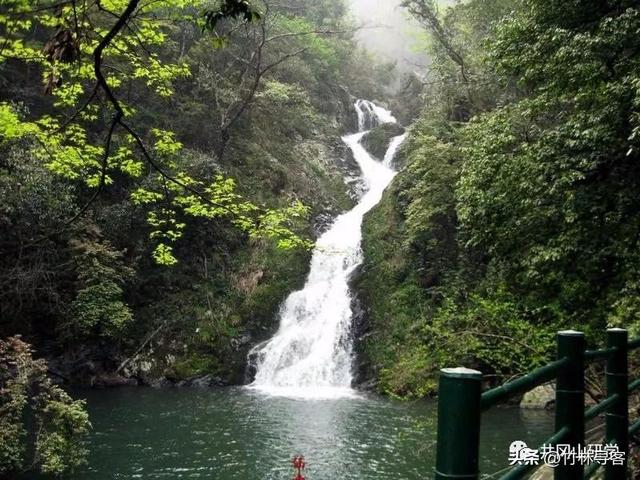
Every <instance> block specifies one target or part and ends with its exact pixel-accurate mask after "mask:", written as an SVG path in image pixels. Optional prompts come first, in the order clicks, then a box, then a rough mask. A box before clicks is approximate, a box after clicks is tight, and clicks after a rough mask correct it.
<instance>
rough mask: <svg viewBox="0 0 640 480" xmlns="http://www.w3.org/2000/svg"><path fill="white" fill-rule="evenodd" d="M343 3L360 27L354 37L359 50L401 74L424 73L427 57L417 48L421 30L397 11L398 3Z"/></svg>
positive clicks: (358, 0)
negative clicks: (372, 55)
mask: <svg viewBox="0 0 640 480" xmlns="http://www.w3.org/2000/svg"><path fill="white" fill-rule="evenodd" d="M347 3H348V4H349V7H350V9H351V13H352V15H353V17H354V18H355V20H356V24H357V25H361V26H363V27H364V28H362V29H361V30H359V31H358V32H357V34H356V38H357V40H358V42H359V43H360V44H361V45H362V46H363V47H365V48H366V49H367V50H369V51H371V52H372V53H374V54H375V55H376V56H378V57H379V58H380V59H381V60H383V61H395V62H396V64H397V66H398V69H399V70H400V71H401V72H403V73H406V72H413V71H415V72H416V73H424V67H425V66H426V65H427V64H428V57H427V55H426V52H424V51H419V50H421V49H419V48H417V42H418V40H417V38H418V36H419V35H420V34H421V32H422V29H421V27H420V25H418V24H417V22H415V21H414V20H413V19H412V18H411V17H410V16H409V14H408V13H407V12H406V10H405V9H403V8H400V6H399V4H400V0H347ZM422 49H424V43H423V45H422Z"/></svg>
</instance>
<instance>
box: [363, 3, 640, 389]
mask: <svg viewBox="0 0 640 480" xmlns="http://www.w3.org/2000/svg"><path fill="white" fill-rule="evenodd" d="M405 4H406V6H407V7H408V8H409V9H410V11H411V12H412V13H413V14H414V15H415V16H416V17H417V18H418V19H419V20H420V21H421V23H422V24H423V25H424V26H425V27H426V28H427V29H428V30H429V32H430V33H431V38H432V40H433V44H432V46H431V47H432V50H433V54H434V63H433V65H432V66H431V72H430V73H431V77H430V79H429V80H430V81H429V82H427V85H426V87H425V91H424V92H423V98H424V102H425V107H424V109H423V112H422V114H421V116H420V118H419V120H418V121H417V122H416V123H415V124H414V125H413V126H412V127H411V129H410V137H409V138H408V140H407V142H406V143H405V145H404V146H403V149H402V155H403V156H404V161H405V162H406V164H407V166H406V167H405V168H404V170H403V171H402V172H401V173H400V174H399V175H398V177H397V180H396V182H395V183H394V185H393V188H392V191H391V192H388V193H387V195H386V196H385V199H384V201H383V204H382V205H381V207H380V208H379V209H378V210H377V211H375V212H373V213H372V214H371V215H370V216H369V217H368V218H367V219H366V221H365V244H364V250H365V259H366V260H365V262H366V263H365V269H364V275H363V278H362V279H361V281H360V283H361V289H362V290H364V291H365V293H366V295H367V298H368V299H369V301H370V312H369V314H370V317H371V322H372V328H373V332H372V333H373V334H372V335H371V336H369V337H368V340H367V345H366V350H367V351H368V352H369V355H370V358H371V361H372V363H373V365H374V367H375V368H376V369H377V371H378V376H379V379H380V382H381V383H380V388H381V389H382V390H386V391H390V392H393V393H398V394H409V395H423V394H426V393H429V392H431V391H432V390H433V388H434V386H435V384H434V377H435V372H436V371H437V369H439V368H441V367H444V366H452V365H458V364H463V365H466V366H470V367H474V366H475V367H478V368H480V369H481V370H482V371H484V372H494V373H496V374H498V375H512V374H517V373H519V372H522V371H526V370H528V369H530V368H531V367H533V366H535V365H536V364H539V363H541V362H543V361H545V360H546V359H548V358H549V357H550V355H551V354H552V351H553V340H552V338H553V337H552V334H553V332H555V331H556V330H557V329H559V328H564V327H571V328H576V329H579V330H583V331H585V332H587V335H588V338H589V339H590V340H591V341H598V340H600V339H601V335H602V334H603V332H604V329H605V327H606V326H607V325H616V326H618V325H624V326H626V327H630V328H632V329H633V330H634V331H637V329H638V327H639V326H640V323H639V322H638V320H639V318H638V313H639V312H638V303H637V302H638V285H639V284H638V281H639V278H638V272H640V257H639V256H638V248H637V245H638V243H637V242H638V238H639V237H638V232H639V231H640V230H639V228H640V216H639V212H640V194H639V193H638V192H639V189H638V178H640V176H639V174H640V171H638V160H639V157H638V128H639V122H640V116H639V113H638V106H639V103H638V102H639V101H640V90H639V89H638V86H639V85H640V43H639V42H640V38H639V37H638V35H637V31H638V28H639V27H640V10H639V9H638V7H637V4H636V3H635V2H596V3H594V2H581V1H575V2H558V1H555V0H536V1H533V2H528V1H527V2H520V1H510V0H492V1H490V2H481V1H474V0H471V1H469V2H465V3H459V4H456V5H455V6H453V7H450V8H447V9H446V10H441V11H438V10H437V8H435V6H434V4H433V3H432V2H429V1H422V0H416V1H407V2H405ZM398 245H401V246H402V248H401V249H398Z"/></svg>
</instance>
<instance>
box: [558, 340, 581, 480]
mask: <svg viewBox="0 0 640 480" xmlns="http://www.w3.org/2000/svg"><path fill="white" fill-rule="evenodd" d="M557 341H558V359H561V358H565V357H567V358H568V363H567V364H566V365H565V366H564V367H563V368H561V369H560V372H559V373H558V377H557V380H556V422H555V423H556V425H555V428H556V432H557V431H558V430H560V429H561V428H564V427H567V428H568V429H569V433H568V435H567V437H566V440H563V442H562V443H563V444H565V443H566V444H569V445H570V446H571V448H573V449H576V450H577V448H578V445H584V334H583V333H582V332H576V331H575V330H563V331H560V332H558V336H557ZM583 475H584V466H583V465H582V464H580V462H577V461H576V462H575V464H574V465H562V464H561V465H558V466H557V467H556V468H555V472H554V478H555V480H578V479H580V480H582V478H583Z"/></svg>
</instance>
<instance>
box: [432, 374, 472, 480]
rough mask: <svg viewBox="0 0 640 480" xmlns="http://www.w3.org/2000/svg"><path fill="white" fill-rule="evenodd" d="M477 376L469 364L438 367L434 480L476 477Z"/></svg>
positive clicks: (469, 479)
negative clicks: (465, 365) (464, 366)
mask: <svg viewBox="0 0 640 480" xmlns="http://www.w3.org/2000/svg"><path fill="white" fill-rule="evenodd" d="M481 380H482V374H481V373H480V372H479V371H477V370H471V369H469V368H443V369H442V370H440V384H439V387H438V446H437V453H436V470H435V478H436V480H453V479H460V480H462V479H464V480H474V479H477V478H478V475H479V472H478V456H479V452H478V449H479V446H480V390H481Z"/></svg>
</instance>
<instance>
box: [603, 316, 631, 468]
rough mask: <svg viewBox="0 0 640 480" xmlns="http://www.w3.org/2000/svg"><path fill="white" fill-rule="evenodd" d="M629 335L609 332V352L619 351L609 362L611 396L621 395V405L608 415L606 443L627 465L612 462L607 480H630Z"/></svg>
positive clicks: (621, 330) (607, 465) (619, 400)
mask: <svg viewBox="0 0 640 480" xmlns="http://www.w3.org/2000/svg"><path fill="white" fill-rule="evenodd" d="M628 341H629V339H628V332H627V330H625V329H623V328H610V329H608V330H607V348H615V350H614V351H613V353H611V354H609V358H608V359H607V370H606V372H605V374H606V378H607V396H608V397H610V396H611V395H614V394H617V395H618V397H619V399H618V401H617V402H616V403H615V404H614V405H613V406H612V407H611V408H610V409H609V411H608V412H607V414H606V426H607V429H606V434H605V437H606V438H605V441H606V443H608V444H613V443H615V444H616V445H618V448H619V449H620V451H623V452H624V456H625V462H624V465H612V464H611V462H608V463H607V464H606V466H605V479H606V480H622V479H625V478H627V455H628V454H629V435H628V433H627V431H628V430H627V429H628V428H629V395H628V391H627V388H628V387H627V384H628V368H629V366H628V360H627V353H628V351H627V350H628V348H627V342H628Z"/></svg>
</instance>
